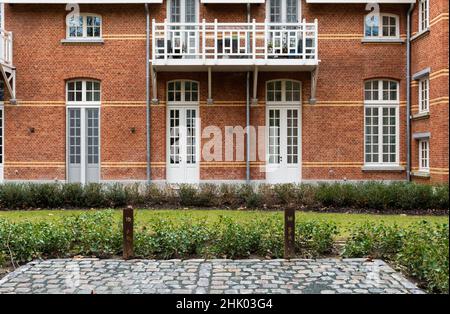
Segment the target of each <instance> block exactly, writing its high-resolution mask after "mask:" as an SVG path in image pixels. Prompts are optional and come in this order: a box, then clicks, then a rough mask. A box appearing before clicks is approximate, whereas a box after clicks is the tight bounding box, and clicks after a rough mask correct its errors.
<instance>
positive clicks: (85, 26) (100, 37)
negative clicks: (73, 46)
mask: <svg viewBox="0 0 450 314" xmlns="http://www.w3.org/2000/svg"><path fill="white" fill-rule="evenodd" d="M80 16H81V17H82V19H83V35H82V36H70V25H69V24H68V25H66V39H69V40H95V39H102V38H103V18H102V16H101V15H100V14H95V13H80ZM88 17H96V18H99V19H100V36H88V35H87V29H88V26H87V18H88Z"/></svg>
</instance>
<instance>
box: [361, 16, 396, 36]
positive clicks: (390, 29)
mask: <svg viewBox="0 0 450 314" xmlns="http://www.w3.org/2000/svg"><path fill="white" fill-rule="evenodd" d="M364 34H365V37H368V38H380V37H381V38H399V37H400V31H399V18H398V16H397V15H393V14H378V15H376V14H374V15H367V16H366V18H365V23H364Z"/></svg>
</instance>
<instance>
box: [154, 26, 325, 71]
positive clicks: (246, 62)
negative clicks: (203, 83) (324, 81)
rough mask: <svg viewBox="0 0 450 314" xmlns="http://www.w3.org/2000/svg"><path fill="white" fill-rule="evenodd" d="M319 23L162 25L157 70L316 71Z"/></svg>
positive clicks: (156, 30)
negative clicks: (256, 69) (255, 68)
mask: <svg viewBox="0 0 450 314" xmlns="http://www.w3.org/2000/svg"><path fill="white" fill-rule="evenodd" d="M317 33H318V27H317V20H315V21H314V23H306V21H305V20H303V22H300V23H267V22H265V23H256V22H255V20H253V22H251V23H219V22H218V21H217V20H215V21H214V22H212V23H206V22H205V20H203V21H202V22H201V23H169V22H167V21H164V23H156V22H155V21H154V20H153V25H152V47H153V48H152V49H153V50H152V63H153V67H154V68H155V70H157V71H161V70H162V71H204V70H206V69H208V68H213V69H214V71H248V70H251V69H253V68H254V67H255V66H257V67H258V69H260V70H261V71H286V70H289V71H311V70H313V69H314V68H315V67H316V66H317V65H318V63H319V59H318V45H317Z"/></svg>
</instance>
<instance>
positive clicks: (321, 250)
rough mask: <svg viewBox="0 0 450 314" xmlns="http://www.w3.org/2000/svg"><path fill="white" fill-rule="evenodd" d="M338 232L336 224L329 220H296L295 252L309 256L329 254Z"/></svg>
mask: <svg viewBox="0 0 450 314" xmlns="http://www.w3.org/2000/svg"><path fill="white" fill-rule="evenodd" d="M338 233H339V231H338V228H337V226H336V224H334V223H331V222H317V221H306V222H297V223H296V226H295V244H296V249H297V252H299V254H300V255H302V256H303V257H309V258H315V257H319V256H323V255H326V254H330V253H331V252H332V250H333V244H334V240H335V237H336V236H337V235H338Z"/></svg>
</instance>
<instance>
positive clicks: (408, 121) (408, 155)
mask: <svg viewBox="0 0 450 314" xmlns="http://www.w3.org/2000/svg"><path fill="white" fill-rule="evenodd" d="M413 9H414V3H412V4H411V5H410V7H409V9H408V13H407V14H406V180H407V181H411V41H410V39H411V13H412V11H413Z"/></svg>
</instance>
